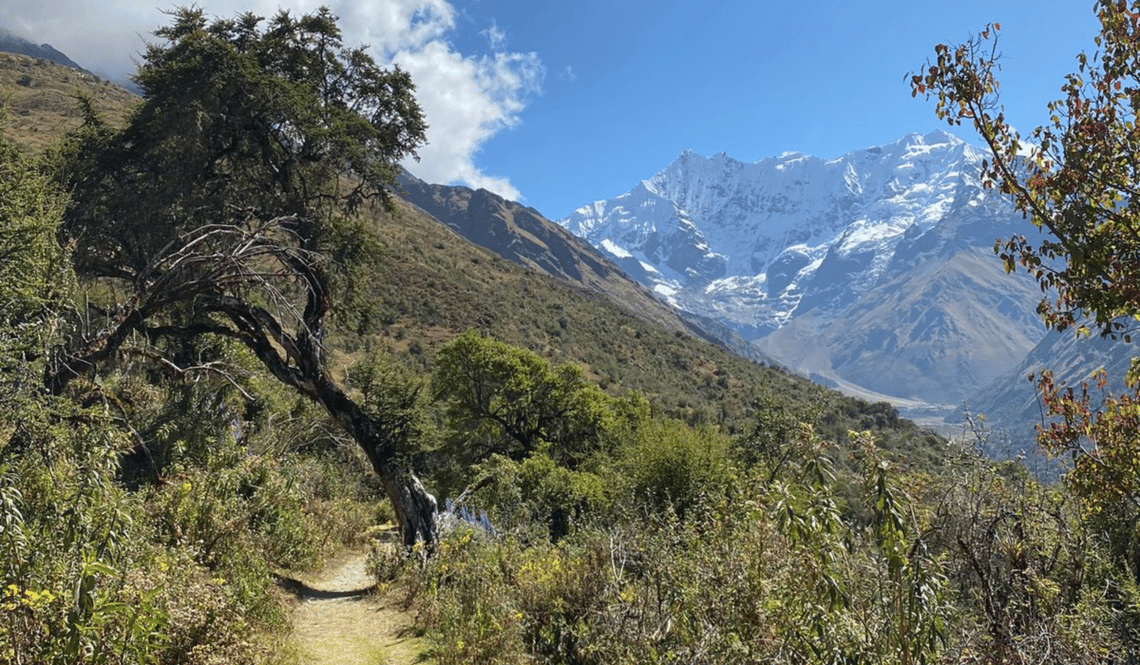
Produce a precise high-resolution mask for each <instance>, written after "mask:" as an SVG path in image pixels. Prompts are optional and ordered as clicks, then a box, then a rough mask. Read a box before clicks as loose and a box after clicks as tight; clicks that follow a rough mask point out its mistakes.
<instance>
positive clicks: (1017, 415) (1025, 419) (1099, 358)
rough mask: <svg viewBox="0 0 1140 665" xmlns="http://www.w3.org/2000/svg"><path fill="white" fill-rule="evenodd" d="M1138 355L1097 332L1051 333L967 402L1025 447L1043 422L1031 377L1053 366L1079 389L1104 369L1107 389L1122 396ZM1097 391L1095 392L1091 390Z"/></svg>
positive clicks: (1092, 382) (1056, 374) (1055, 372)
mask: <svg viewBox="0 0 1140 665" xmlns="http://www.w3.org/2000/svg"><path fill="white" fill-rule="evenodd" d="M1138 354H1140V350H1138V349H1137V348H1136V344H1135V343H1131V344H1129V343H1125V342H1124V341H1122V340H1115V341H1114V340H1110V339H1105V338H1102V337H1098V336H1092V337H1077V336H1076V335H1075V334H1074V333H1073V331H1071V330H1070V331H1066V332H1064V333H1058V332H1050V333H1049V334H1048V335H1046V336H1045V338H1044V339H1042V340H1041V342H1040V343H1039V344H1038V345H1037V346H1036V347H1034V349H1033V350H1032V351H1030V353H1029V354H1028V355H1027V356H1026V357H1025V358H1024V359H1023V360H1022V362H1021V363H1019V364H1018V365H1017V367H1015V368H1014V369H1012V370H1010V371H1008V372H1006V373H1005V374H1003V375H1002V376H1000V377H998V378H997V379H996V380H995V381H994V382H993V383H991V384H990V385H988V386H986V387H985V388H984V389H983V390H980V391H978V392H977V393H976V394H975V395H973V396H971V397H970V398H969V399H967V400H966V406H968V407H969V408H970V410H971V411H972V412H974V413H976V414H981V415H984V416H985V418H986V423H987V426H988V427H990V428H991V429H993V430H996V431H999V432H1000V433H1001V434H1002V435H1003V436H1004V437H1006V438H1009V439H1010V440H1012V441H1013V442H1014V443H1016V444H1019V445H1020V446H1021V447H1023V448H1030V447H1032V444H1033V441H1034V438H1035V431H1034V425H1038V424H1041V423H1042V422H1043V421H1044V420H1045V418H1044V411H1043V407H1042V404H1041V400H1040V399H1039V396H1038V394H1037V388H1036V384H1035V383H1034V382H1030V381H1029V380H1028V377H1029V376H1030V375H1034V376H1035V377H1036V376H1039V375H1040V374H1041V371H1042V370H1051V371H1052V372H1053V376H1054V379H1055V380H1056V381H1057V382H1064V383H1067V384H1068V385H1070V386H1074V387H1077V388H1078V389H1079V386H1080V385H1081V384H1082V383H1084V382H1088V383H1089V384H1090V388H1095V384H1096V382H1095V380H1093V379H1092V375H1093V373H1094V372H1095V371H1096V370H1097V369H1100V368H1104V370H1105V374H1106V378H1108V379H1109V382H1108V385H1107V386H1106V389H1107V390H1109V391H1111V392H1113V393H1115V394H1120V392H1121V391H1122V390H1123V389H1124V381H1123V378H1124V374H1125V373H1126V372H1127V371H1128V369H1129V367H1130V366H1131V363H1132V358H1133V357H1134V356H1136V355H1138ZM1094 394H1095V390H1094Z"/></svg>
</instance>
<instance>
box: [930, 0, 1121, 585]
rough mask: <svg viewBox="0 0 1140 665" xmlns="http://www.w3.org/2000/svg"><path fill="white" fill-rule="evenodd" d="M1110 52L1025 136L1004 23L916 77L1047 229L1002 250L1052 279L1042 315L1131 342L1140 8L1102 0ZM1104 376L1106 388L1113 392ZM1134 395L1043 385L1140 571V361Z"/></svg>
mask: <svg viewBox="0 0 1140 665" xmlns="http://www.w3.org/2000/svg"><path fill="white" fill-rule="evenodd" d="M1095 11H1096V13H1097V16H1098V17H1099V19H1100V24H1101V30H1100V34H1099V35H1098V36H1097V37H1096V38H1095V42H1096V45H1097V48H1098V50H1097V51H1096V52H1095V53H1094V54H1093V55H1092V56H1089V55H1087V54H1085V53H1081V54H1079V55H1078V56H1077V71H1076V72H1074V73H1072V74H1069V75H1068V76H1067V77H1065V81H1064V83H1063V85H1062V86H1061V92H1062V94H1063V97H1062V98H1061V99H1059V100H1057V101H1054V102H1052V103H1050V104H1049V107H1048V112H1049V120H1048V122H1047V123H1046V124H1044V125H1042V126H1040V127H1037V128H1036V129H1034V130H1033V131H1032V132H1031V133H1030V134H1029V136H1028V140H1027V141H1024V140H1023V138H1022V136H1021V135H1020V134H1019V133H1018V132H1017V131H1016V130H1015V129H1013V128H1012V127H1010V126H1009V124H1008V122H1007V121H1006V119H1005V114H1004V111H1003V108H1002V106H1001V104H1000V97H999V89H1000V86H999V81H998V78H997V72H998V70H999V69H1000V67H999V63H1000V57H999V54H998V50H997V37H998V34H999V30H1000V25H998V24H996V23H995V24H993V25H991V26H988V27H987V28H986V29H984V30H982V32H981V33H980V34H979V35H977V36H976V37H973V38H971V39H969V40H967V41H966V42H964V43H962V44H959V45H946V44H939V45H938V46H936V47H935V49H934V51H935V57H934V59H933V60H932V61H928V62H927V63H926V65H925V66H924V67H923V68H922V69H921V70H920V71H919V72H918V73H916V74H913V75H912V76H911V87H912V92H913V94H914V95H916V96H917V95H923V96H925V97H927V98H932V99H935V100H936V107H935V110H936V113H937V114H938V116H939V117H940V118H942V119H944V120H945V121H946V122H948V123H949V124H951V125H959V124H961V123H963V122H965V123H968V124H971V125H973V127H974V129H975V130H976V131H977V133H978V134H979V136H981V138H982V139H983V140H984V141H985V143H986V145H987V147H988V148H989V152H990V156H989V159H988V160H987V161H986V162H985V163H984V165H983V182H984V183H985V184H986V185H987V186H989V187H996V188H998V189H1000V190H1001V191H1002V192H1004V193H1006V194H1008V195H1009V196H1010V197H1011V198H1012V199H1013V201H1014V203H1015V205H1016V206H1017V209H1018V210H1020V211H1021V212H1022V214H1023V215H1024V216H1025V217H1026V219H1028V220H1029V221H1030V223H1032V224H1033V226H1035V227H1036V228H1037V229H1039V230H1041V231H1043V232H1044V233H1041V234H1040V235H1038V236H1036V237H1033V238H1030V237H1027V236H1025V235H1015V236H1013V237H1010V238H1008V239H1006V240H1004V241H999V242H998V243H997V244H996V245H995V251H996V252H997V253H998V254H1000V256H1001V259H1002V260H1003V261H1004V262H1005V267H1006V270H1007V271H1008V272H1012V271H1015V270H1018V269H1022V270H1025V271H1027V272H1028V273H1029V274H1030V275H1032V276H1034V277H1035V278H1036V279H1037V281H1038V282H1039V283H1040V285H1041V288H1042V292H1043V294H1044V295H1043V296H1042V299H1041V302H1040V304H1039V305H1038V312H1039V313H1040V315H1041V317H1042V320H1043V321H1044V322H1045V324H1046V325H1047V326H1048V327H1050V328H1053V329H1056V330H1066V329H1069V328H1075V329H1076V331H1077V333H1078V334H1084V335H1087V334H1090V333H1091V332H1094V331H1095V332H1097V333H1099V334H1101V335H1102V336H1105V337H1111V338H1123V339H1124V340H1125V341H1126V342H1127V341H1130V337H1131V331H1132V330H1133V329H1134V327H1135V325H1136V322H1137V321H1140V286H1138V285H1140V196H1138V195H1140V190H1138V183H1140V126H1138V125H1137V119H1138V118H1137V111H1138V110H1140V2H1135V1H1133V2H1124V1H1123V0H1099V1H1098V2H1097V3H1096V4H1095ZM1103 385H1104V384H1103V383H1102V386H1101V387H1102V388H1103ZM1126 385H1127V388H1128V391H1129V393H1130V394H1128V395H1125V396H1123V397H1114V396H1112V395H1107V396H1106V397H1105V399H1104V400H1103V401H1102V403H1101V404H1099V405H1097V404H1096V403H1094V402H1093V400H1092V399H1091V398H1090V395H1089V392H1088V389H1087V387H1086V388H1084V389H1082V390H1081V391H1080V393H1079V394H1078V393H1076V392H1074V390H1073V389H1072V388H1070V387H1065V386H1062V385H1057V384H1055V383H1054V380H1053V377H1052V374H1051V373H1049V372H1044V373H1042V374H1041V375H1040V377H1039V379H1038V387H1039V389H1040V390H1041V393H1042V397H1043V400H1044V403H1045V406H1046V408H1047V412H1048V414H1049V415H1050V416H1056V417H1057V418H1056V419H1055V420H1054V422H1053V423H1052V424H1051V425H1049V426H1048V427H1044V428H1041V429H1040V430H1039V432H1040V433H1039V436H1038V441H1039V442H1040V444H1041V445H1042V446H1043V447H1044V448H1045V449H1046V450H1048V451H1050V452H1053V453H1055V454H1065V455H1069V456H1071V457H1072V459H1073V460H1074V467H1073V469H1072V471H1071V473H1070V474H1069V480H1070V483H1071V487H1073V488H1074V489H1075V491H1076V492H1077V494H1078V495H1079V496H1080V497H1082V499H1083V500H1084V501H1085V503H1086V507H1087V508H1088V509H1089V510H1090V511H1091V512H1092V513H1094V514H1100V515H1107V516H1110V517H1109V518H1108V520H1109V522H1110V523H1111V528H1109V529H1108V530H1107V533H1109V534H1110V535H1112V534H1115V535H1114V536H1113V539H1114V540H1116V541H1117V542H1116V549H1117V551H1118V552H1120V553H1122V554H1123V556H1121V557H1120V559H1118V561H1120V562H1122V563H1126V564H1127V567H1128V568H1129V569H1130V570H1131V574H1132V576H1133V577H1137V576H1140V547H1137V542H1138V541H1137V539H1136V536H1135V534H1136V526H1137V524H1140V465H1138V464H1137V461H1136V460H1137V458H1138V457H1140V418H1138V417H1137V413H1138V410H1137V404H1138V398H1140V363H1138V361H1137V360H1136V359H1133V362H1132V368H1131V370H1130V371H1129V372H1128V374H1127V377H1126Z"/></svg>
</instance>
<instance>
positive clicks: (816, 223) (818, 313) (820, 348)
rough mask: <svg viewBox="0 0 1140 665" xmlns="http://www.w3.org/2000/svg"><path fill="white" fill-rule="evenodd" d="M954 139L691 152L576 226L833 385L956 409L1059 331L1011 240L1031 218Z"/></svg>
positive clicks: (692, 303) (631, 265) (571, 223)
mask: <svg viewBox="0 0 1140 665" xmlns="http://www.w3.org/2000/svg"><path fill="white" fill-rule="evenodd" d="M981 161H982V154H981V153H980V152H979V151H977V150H975V149H974V148H973V147H971V146H970V145H968V144H966V143H964V142H962V141H961V140H959V139H957V138H955V137H953V136H951V135H950V134H947V133H945V132H932V133H929V134H911V135H908V136H905V137H903V138H902V139H900V140H898V141H896V142H895V143H892V144H890V145H885V146H876V147H871V148H867V149H864V150H859V151H856V152H852V153H849V154H847V155H844V156H842V157H839V158H837V159H831V160H825V159H821V158H818V157H811V156H807V155H803V154H799V153H789V154H785V155H782V156H780V157H774V158H770V159H765V160H762V161H759V162H755V163H750V164H749V163H742V162H739V161H736V160H734V159H732V158H730V157H728V156H727V155H725V154H723V153H722V154H718V155H714V156H712V157H702V156H700V155H696V154H694V153H692V152H685V153H683V154H682V155H681V156H680V157H679V158H678V159H677V160H676V161H675V162H673V163H672V164H671V165H669V166H668V167H666V168H665V169H664V170H663V171H661V172H660V173H657V174H656V175H654V176H652V177H650V178H649V179H647V180H643V181H641V182H640V183H638V184H637V185H636V186H634V187H633V189H631V190H630V191H629V192H627V193H625V194H622V195H620V196H617V197H615V198H613V199H609V200H603V201H597V202H594V203H592V204H589V205H586V206H583V207H581V208H579V209H578V210H576V211H575V212H574V213H573V214H572V215H570V216H569V217H568V218H566V219H563V220H560V221H559V223H560V224H561V225H563V226H565V227H566V228H567V229H569V230H570V231H572V232H574V233H575V234H578V235H580V236H582V237H583V238H585V239H587V240H589V241H590V243H591V244H593V245H594V246H595V247H597V248H598V249H599V250H600V251H602V252H604V253H606V254H607V255H608V256H610V257H611V258H612V259H613V260H614V261H615V262H617V263H618V264H619V265H621V266H622V267H623V268H626V270H627V271H628V272H629V273H630V275H632V276H633V277H634V278H635V279H638V280H639V281H640V282H642V283H643V284H645V285H646V286H647V287H648V288H651V289H653V290H654V291H655V292H656V293H658V294H659V295H660V296H661V297H662V298H664V299H665V300H667V301H668V302H670V303H671V304H673V305H674V306H676V307H678V308H680V309H683V310H687V311H692V312H695V313H698V314H701V315H704V316H709V317H712V318H716V319H719V320H721V321H723V322H724V323H726V324H727V325H729V326H731V327H733V328H734V329H735V330H737V331H738V332H739V333H740V334H742V335H743V336H744V337H746V338H748V339H750V340H752V341H753V342H755V343H756V344H757V345H758V346H759V348H761V349H762V350H764V351H765V352H766V353H767V354H768V355H770V356H772V357H773V358H775V359H777V360H778V361H780V362H782V363H783V364H785V365H787V366H788V367H790V368H792V369H795V370H797V371H800V372H803V373H805V374H808V375H811V376H813V377H814V378H816V379H817V380H819V381H821V382H824V383H830V384H832V385H835V386H839V387H842V388H844V389H846V390H848V391H849V392H853V393H856V394H861V395H865V396H868V397H881V398H886V399H890V400H891V401H893V402H895V403H897V404H899V405H900V406H910V407H912V408H922V407H932V408H943V409H953V408H956V405H958V404H959V403H960V402H961V400H963V399H965V398H967V397H969V396H971V395H973V394H975V393H976V392H977V391H978V390H980V389H981V388H983V387H985V386H986V385H988V384H989V383H990V382H992V381H993V380H995V379H997V378H998V377H1000V376H1001V375H1003V374H1004V373H1005V372H1007V371H1009V370H1011V369H1013V368H1014V367H1015V366H1016V365H1017V364H1018V363H1019V362H1020V361H1021V360H1022V359H1023V358H1024V357H1025V355H1026V354H1027V353H1028V352H1029V351H1030V350H1031V349H1032V348H1033V347H1034V345H1036V344H1037V342H1038V341H1040V340H1041V339H1042V338H1043V337H1044V329H1043V327H1042V326H1041V324H1040V322H1039V320H1038V318H1037V315H1036V313H1035V306H1036V302H1037V300H1038V298H1039V295H1040V292H1039V290H1038V288H1037V286H1036V284H1035V283H1034V282H1033V281H1032V280H1030V279H1028V278H1027V277H1025V276H1024V275H1014V276H1007V275H1005V273H1004V270H1003V268H1002V265H1001V263H1000V262H999V261H998V260H997V259H996V258H995V257H994V256H993V251H992V248H993V246H994V243H995V241H996V240H997V239H998V238H1000V237H1004V236H1008V235H1009V234H1010V233H1012V232H1014V231H1015V230H1016V231H1018V232H1021V231H1023V226H1024V221H1023V220H1022V218H1021V215H1020V214H1018V213H1016V211H1014V210H1013V208H1012V207H1011V205H1010V204H1009V203H1008V201H1006V200H1005V199H1004V198H1002V197H1000V196H999V195H997V194H995V193H994V192H992V191H989V190H986V189H984V188H983V187H982V186H981V183H980V182H979V179H978V175H977V174H978V173H979V171H980V164H981Z"/></svg>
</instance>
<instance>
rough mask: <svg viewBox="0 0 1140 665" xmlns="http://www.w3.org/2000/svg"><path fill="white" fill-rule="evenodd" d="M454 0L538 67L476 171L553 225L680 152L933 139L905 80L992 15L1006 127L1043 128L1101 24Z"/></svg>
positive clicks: (834, 147)
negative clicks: (539, 74) (500, 180)
mask: <svg viewBox="0 0 1140 665" xmlns="http://www.w3.org/2000/svg"><path fill="white" fill-rule="evenodd" d="M456 5H457V7H459V8H460V11H461V13H462V14H463V15H464V16H465V17H466V18H465V20H466V21H468V22H469V24H470V25H471V26H472V29H471V30H470V31H469V34H470V32H475V30H474V28H475V27H476V26H482V25H487V24H489V23H491V22H492V21H493V22H494V24H495V25H496V26H497V27H498V29H499V30H501V31H502V32H503V33H505V36H506V37H505V38H506V43H507V45H508V47H509V48H511V49H517V50H521V51H533V52H535V53H537V54H538V56H539V57H540V58H541V60H542V62H543V64H544V66H545V69H546V76H545V79H544V83H543V89H542V92H541V94H540V95H538V96H536V97H535V98H534V99H532V100H531V101H530V103H529V105H528V107H527V109H526V110H525V112H523V113H522V114H521V122H520V124H519V125H517V126H516V127H514V128H511V129H509V130H506V131H503V132H501V133H499V134H497V135H496V136H495V137H494V138H492V139H491V140H489V141H488V142H487V143H486V144H485V145H484V146H483V149H482V151H481V152H480V153H479V155H478V163H479V164H480V166H481V167H482V168H483V169H484V170H486V171H487V172H489V173H496V174H505V175H507V176H509V177H510V180H511V183H512V185H514V186H515V187H517V188H518V190H519V191H520V192H521V193H522V195H523V197H524V198H525V202H526V203H528V204H529V205H532V206H534V207H536V208H538V209H539V210H540V211H541V212H543V213H544V214H545V215H547V216H548V217H551V218H559V217H563V216H566V215H568V214H569V213H570V212H571V211H572V210H573V209H574V208H576V207H578V206H580V205H583V204H585V203H588V202H591V201H593V200H596V199H600V198H609V197H612V196H615V195H617V194H620V193H622V192H624V191H627V190H628V189H629V188H630V187H632V186H633V185H634V184H635V183H636V182H637V181H638V180H641V179H643V178H647V177H649V176H651V175H652V174H654V173H656V172H657V171H659V170H661V169H662V168H664V167H665V166H667V165H668V164H669V163H671V162H672V161H673V160H674V159H675V158H676V157H677V156H678V155H679V154H680V152H681V151H682V150H684V149H686V148H688V149H692V150H693V151H695V152H697V153H700V154H705V155H709V154H714V153H717V152H722V151H723V152H725V153H727V154H728V155H729V156H731V157H734V158H736V159H738V160H742V161H756V160H760V159H763V158H765V157H770V156H773V155H778V154H780V153H783V152H787V151H798V152H803V153H807V154H811V155H816V156H820V157H824V158H832V157H838V156H840V155H842V154H844V153H846V152H850V151H853V150H857V149H860V148H863V147H867V146H870V145H878V144H883V143H889V142H892V141H894V140H896V139H898V138H900V137H901V136H903V135H904V134H907V133H910V132H926V131H929V130H930V129H933V128H936V127H939V126H940V125H939V121H938V120H937V118H936V117H935V116H934V113H933V105H932V104H931V103H929V102H924V101H922V100H915V99H912V98H911V96H910V90H909V86H908V84H907V83H906V81H905V80H904V79H905V75H906V73H907V72H909V71H912V70H915V69H917V68H918V67H919V66H920V65H921V64H922V63H923V62H924V61H925V60H926V58H927V57H928V55H930V54H932V53H933V47H934V45H935V44H936V43H938V42H946V41H962V40H964V39H965V38H966V37H968V36H969V35H970V34H972V33H977V32H978V31H980V30H981V29H982V28H983V27H984V26H985V25H986V24H987V23H989V22H993V21H997V22H999V23H1001V27H1002V30H1001V37H1000V42H999V43H1000V44H1001V50H1002V51H1003V53H1004V56H1005V57H1004V60H1003V76H1002V79H1003V87H1002V91H1003V95H1004V96H1005V97H1006V101H1007V108H1008V110H1009V112H1010V113H1009V117H1010V119H1011V121H1012V122H1013V123H1014V124H1015V126H1017V127H1018V128H1019V129H1022V131H1023V132H1027V131H1028V130H1029V129H1031V128H1032V127H1034V126H1036V125H1038V124H1041V121H1042V120H1044V119H1045V118H1046V117H1047V116H1046V115H1045V114H1044V112H1045V104H1046V103H1047V102H1048V101H1049V100H1051V99H1054V98H1056V97H1057V96H1059V93H1058V90H1059V88H1060V85H1061V83H1062V76H1063V75H1064V74H1065V73H1068V72H1070V71H1073V70H1074V69H1075V61H1074V56H1075V55H1076V54H1077V52H1079V51H1081V50H1087V51H1089V52H1090V53H1091V52H1092V48H1093V43H1092V38H1093V36H1094V35H1095V34H1096V32H1097V28H1098V25H1099V24H1098V23H1097V21H1096V17H1095V16H1094V15H1093V12H1092V2H1091V1H1083V0H1078V1H1073V0H1067V1H1064V2H1061V1H1057V0H1044V1H1033V2H1030V1H1028V0H1026V1H1020V0H1016V1H1015V0H1006V1H1004V2H1003V1H1000V0H998V1H993V0H991V1H988V2H972V1H963V0H954V1H953V2H947V1H943V2H929V1H922V0H917V1H916V0H909V1H893V0H892V1H878V2H851V1H848V2H830V1H825V2H783V1H780V2H776V1H767V2H764V1H756V2H751V1H738V0H736V1H734V0H725V1H717V0H701V1H695V2H688V1H686V2H661V1H641V0H637V1H631V0H626V1H624V2H594V1H590V0H586V1H579V2H555V3H535V2H526V1H519V0H497V1H491V0H472V1H467V2H456ZM536 5H538V6H539V7H538V8H536ZM476 41H477V40H473V41H472V42H471V43H470V44H471V46H470V47H471V48H475V47H476ZM956 133H958V134H959V136H961V137H962V138H964V139H967V140H969V139H970V138H971V137H970V134H969V132H968V131H965V130H962V131H959V132H956Z"/></svg>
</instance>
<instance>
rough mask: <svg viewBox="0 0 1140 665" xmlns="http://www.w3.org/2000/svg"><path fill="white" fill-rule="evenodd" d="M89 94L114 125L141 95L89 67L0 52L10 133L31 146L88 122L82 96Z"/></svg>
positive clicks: (1, 92)
mask: <svg viewBox="0 0 1140 665" xmlns="http://www.w3.org/2000/svg"><path fill="white" fill-rule="evenodd" d="M79 95H83V96H86V97H88V98H89V99H90V100H91V102H92V103H93V105H94V106H95V108H96V109H97V110H98V111H99V112H100V113H102V114H103V116H104V117H105V118H106V119H107V120H108V121H109V122H111V123H112V124H118V123H120V122H122V120H123V119H124V118H125V117H126V116H127V114H128V113H129V112H130V110H131V108H132V107H133V106H134V104H135V102H136V101H138V97H137V96H136V95H134V94H133V93H131V92H130V91H128V90H124V89H123V88H120V87H119V86H117V85H114V84H112V83H110V82H107V81H104V80H101V79H99V78H98V77H95V76H92V75H90V74H86V73H84V72H81V71H78V70H75V69H71V68H69V67H64V66H62V65H57V64H55V63H52V62H48V61H47V60H37V59H35V58H30V57H28V56H25V55H17V54H15V53H0V101H2V102H3V104H4V107H5V108H6V109H7V112H8V117H7V119H6V120H5V122H4V124H3V133H4V136H5V137H7V138H8V139H10V140H12V141H14V142H15V143H16V144H17V145H20V146H23V147H25V148H26V149H28V150H32V151H38V150H42V149H44V148H45V147H47V146H49V145H50V144H51V143H52V142H53V141H55V140H56V139H57V138H58V137H59V135H60V134H61V133H62V132H65V131H68V130H71V129H75V128H76V127H78V126H79V124H80V123H81V122H82V121H83V118H82V114H81V112H80V107H79V104H78V101H77V98H78V96H79Z"/></svg>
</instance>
